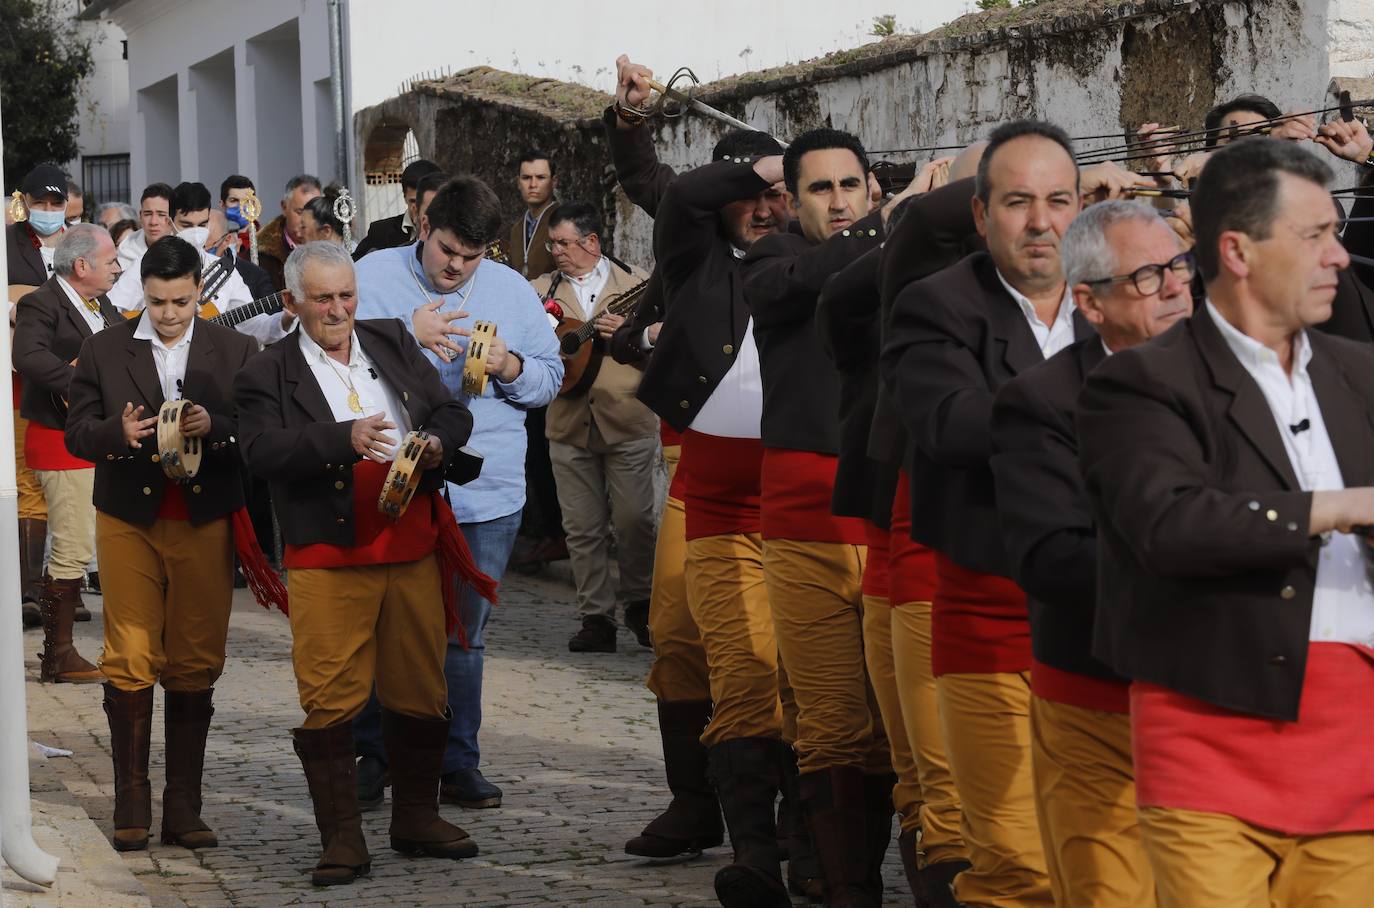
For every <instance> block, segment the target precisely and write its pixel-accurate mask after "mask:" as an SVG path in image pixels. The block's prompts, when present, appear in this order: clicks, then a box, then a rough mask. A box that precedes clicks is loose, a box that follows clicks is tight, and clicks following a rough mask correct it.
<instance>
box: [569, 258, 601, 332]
mask: <svg viewBox="0 0 1374 908" xmlns="http://www.w3.org/2000/svg"><path fill="white" fill-rule="evenodd" d="M563 279H564V280H565V281H567V282H568V283H569V284H571V285H572V288H573V293H574V294H576V296H577V304H578V305H579V306H581V307H582V311H583V312H584V313H586V315H587V319H588V320H590V319H591V318H592V316H594V315H595V314H596V303H597V300H599V299H601V291H602V290H604V289H606V282H607V281H608V280H610V279H611V263H610V261H609V260H608V259H607V258H606V257H605V256H604V255H603V256H602V257H601V258H599V259H597V260H596V267H595V268H593V269H592V270H591V271H588V272H587V273H586V274H584V275H582V276H581V277H573V276H571V275H568V274H565V275H563Z"/></svg>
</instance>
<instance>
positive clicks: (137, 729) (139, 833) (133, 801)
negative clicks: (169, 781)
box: [101, 681, 153, 851]
mask: <svg viewBox="0 0 1374 908" xmlns="http://www.w3.org/2000/svg"><path fill="white" fill-rule="evenodd" d="M101 705H102V706H103V707H104V709H105V716H106V718H108V719H109V722H110V757H111V758H112V760H113V762H114V776H115V779H114V794H115V804H114V828H115V832H114V838H113V840H112V843H113V844H114V847H115V850H116V851H142V850H143V849H145V848H147V847H148V829H149V827H151V826H152V825H153V789H152V786H151V785H150V784H149V783H148V744H149V741H150V739H151V737H152V730H153V689H152V688H151V687H145V688H144V689H143V690H137V691H124V690H120V689H119V688H117V687H115V686H114V685H113V684H111V683H109V682H108V681H107V682H105V699H104V702H103V703H102V704H101Z"/></svg>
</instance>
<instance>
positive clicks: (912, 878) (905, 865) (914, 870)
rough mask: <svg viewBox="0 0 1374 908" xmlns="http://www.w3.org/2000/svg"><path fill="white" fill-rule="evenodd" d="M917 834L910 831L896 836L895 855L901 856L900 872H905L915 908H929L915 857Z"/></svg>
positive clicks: (927, 895)
mask: <svg viewBox="0 0 1374 908" xmlns="http://www.w3.org/2000/svg"><path fill="white" fill-rule="evenodd" d="M916 839H917V834H916V830H914V829H912V830H909V831H907V832H903V833H902V834H901V835H899V836H897V853H898V854H900V855H901V856H902V870H903V871H905V872H906V884H907V886H908V887H910V889H911V895H912V898H914V899H915V900H916V908H930V896H929V894H928V893H927V892H926V882H925V879H924V878H923V877H922V876H921V862H920V858H919V857H918V856H917V847H916V846H917V844H918V843H917V841H916Z"/></svg>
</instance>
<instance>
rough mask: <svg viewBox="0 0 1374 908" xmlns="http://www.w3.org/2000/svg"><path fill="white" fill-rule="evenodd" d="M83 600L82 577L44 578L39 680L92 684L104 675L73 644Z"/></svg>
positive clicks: (103, 677) (39, 602) (41, 604)
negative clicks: (73, 634)
mask: <svg viewBox="0 0 1374 908" xmlns="http://www.w3.org/2000/svg"><path fill="white" fill-rule="evenodd" d="M80 601H81V581H80V580H54V579H52V578H51V577H44V578H43V587H42V594H41V596H40V598H39V600H38V607H39V609H40V610H41V611H42V613H43V652H42V653H40V654H39V656H38V663H39V674H38V680H40V681H53V682H63V683H68V684H92V683H94V682H97V681H103V680H105V676H104V675H102V674H101V673H100V669H98V668H96V667H95V666H94V665H92V664H91V663H89V662H87V661H86V660H85V659H83V658H81V654H80V653H78V652H77V651H76V647H75V646H73V645H72V620H73V618H74V615H75V611H76V605H77V603H78V602H80Z"/></svg>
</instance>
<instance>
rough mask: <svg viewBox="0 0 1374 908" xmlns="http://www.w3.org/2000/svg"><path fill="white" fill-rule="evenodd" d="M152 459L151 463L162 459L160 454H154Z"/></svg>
mask: <svg viewBox="0 0 1374 908" xmlns="http://www.w3.org/2000/svg"><path fill="white" fill-rule="evenodd" d="M152 459H153V463H158V462H159V461H161V460H162V456H161V455H160V454H154V455H153V458H152Z"/></svg>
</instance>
